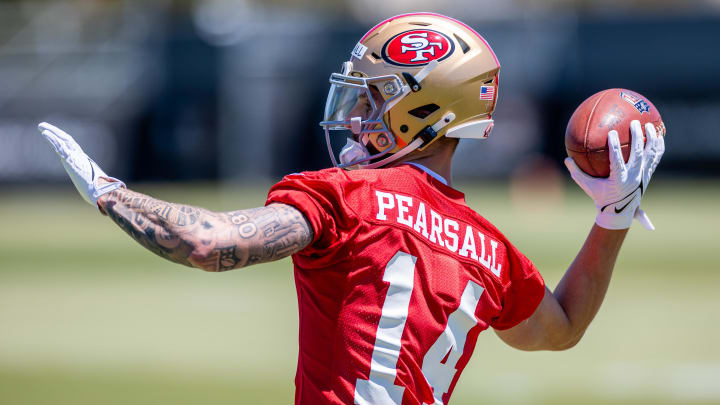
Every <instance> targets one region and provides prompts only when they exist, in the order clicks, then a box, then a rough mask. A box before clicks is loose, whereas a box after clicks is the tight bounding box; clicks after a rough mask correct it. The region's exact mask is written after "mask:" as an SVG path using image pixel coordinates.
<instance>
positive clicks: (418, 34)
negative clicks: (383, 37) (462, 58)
mask: <svg viewBox="0 0 720 405" xmlns="http://www.w3.org/2000/svg"><path fill="white" fill-rule="evenodd" d="M453 50H455V44H454V43H453V42H452V40H450V38H448V37H447V36H446V35H445V34H442V33H439V32H437V31H432V30H410V31H405V32H401V33H399V34H397V35H395V36H394V37H392V38H390V40H389V41H387V42H386V43H385V45H384V46H383V49H382V57H383V59H385V61H386V62H388V63H390V64H393V65H398V66H422V65H427V64H428V62H430V61H433V60H438V61H441V60H443V59H445V58H447V57H448V56H450V54H452V53H453Z"/></svg>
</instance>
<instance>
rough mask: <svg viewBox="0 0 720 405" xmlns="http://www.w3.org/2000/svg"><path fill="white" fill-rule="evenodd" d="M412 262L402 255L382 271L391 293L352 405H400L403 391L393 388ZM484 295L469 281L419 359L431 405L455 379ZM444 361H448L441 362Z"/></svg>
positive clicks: (410, 294) (408, 300) (413, 260)
mask: <svg viewBox="0 0 720 405" xmlns="http://www.w3.org/2000/svg"><path fill="white" fill-rule="evenodd" d="M416 261H417V258H416V257H415V256H412V255H410V254H408V253H405V252H402V251H400V252H397V253H396V254H395V256H393V257H392V259H390V261H389V262H388V264H387V266H385V273H384V275H383V281H386V282H388V283H390V288H388V292H387V295H386V296H385V303H384V304H383V308H382V315H381V316H380V323H379V325H378V329H377V332H376V334H375V346H374V347H373V353H372V358H371V359H370V375H369V378H368V379H367V380H364V379H360V378H358V380H357V382H356V383H355V403H356V404H361V405H364V404H373V405H386V404H387V405H392V404H400V403H401V402H402V396H403V392H404V390H405V388H404V387H399V386H397V385H395V384H394V383H395V377H396V376H397V362H398V358H399V357H400V341H401V339H402V334H403V330H404V329H405V322H406V321H407V317H408V307H409V305H410V297H411V296H412V290H413V282H414V279H415V262H416ZM483 291H484V289H483V288H482V287H480V286H479V285H478V284H477V283H475V282H473V281H468V283H467V285H466V286H465V290H464V291H463V294H462V297H461V299H460V306H459V307H458V309H457V310H455V312H453V313H452V314H450V316H449V317H448V323H447V326H446V327H445V330H444V331H443V333H442V334H440V337H438V339H437V340H436V341H435V343H433V345H432V346H431V347H430V350H428V352H427V354H426V355H425V358H424V359H423V366H422V371H423V374H424V375H425V379H426V380H427V382H428V384H429V385H430V386H431V387H433V396H434V398H435V402H434V403H435V404H442V396H443V394H445V393H446V392H447V391H448V389H449V387H450V383H451V382H452V380H453V378H454V377H455V373H456V372H457V370H456V369H455V365H456V364H457V362H458V360H459V359H460V356H461V355H462V353H463V350H464V348H465V339H466V337H467V334H468V332H469V331H470V329H471V328H472V327H473V326H475V325H476V324H477V319H476V318H475V308H476V307H477V304H478V302H479V301H480V296H481V295H482V293H483ZM446 358H447V359H446ZM444 359H446V360H445V361H443V360H444Z"/></svg>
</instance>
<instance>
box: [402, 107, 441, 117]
mask: <svg viewBox="0 0 720 405" xmlns="http://www.w3.org/2000/svg"><path fill="white" fill-rule="evenodd" d="M439 109H440V106H439V105H437V104H435V103H430V104H425V105H423V106H420V107H417V108H413V109H412V110H410V111H408V114H410V115H412V116H413V117H416V118H420V119H425V118H426V117H427V116H428V115H430V114H432V113H434V112H435V111H437V110H439Z"/></svg>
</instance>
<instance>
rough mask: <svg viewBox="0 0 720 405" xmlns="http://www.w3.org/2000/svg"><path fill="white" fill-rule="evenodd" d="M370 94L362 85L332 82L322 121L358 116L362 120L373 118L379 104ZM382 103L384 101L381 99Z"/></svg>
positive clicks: (348, 119) (335, 120) (347, 119)
mask: <svg viewBox="0 0 720 405" xmlns="http://www.w3.org/2000/svg"><path fill="white" fill-rule="evenodd" d="M377 101H378V100H374V99H373V97H371V95H370V90H369V89H368V88H367V87H366V88H362V87H355V86H346V85H342V84H332V85H331V86H330V93H329V94H328V99H327V102H326V104H325V116H324V119H323V120H324V121H329V122H342V121H350V119H351V118H354V117H360V119H361V120H362V121H367V120H370V119H374V118H376V117H377V115H378V110H379V108H380V107H381V106H378V105H377ZM381 102H383V103H384V101H381Z"/></svg>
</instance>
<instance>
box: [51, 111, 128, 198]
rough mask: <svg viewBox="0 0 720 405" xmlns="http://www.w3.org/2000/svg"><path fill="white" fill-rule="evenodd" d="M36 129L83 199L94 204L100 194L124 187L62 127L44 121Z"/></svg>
mask: <svg viewBox="0 0 720 405" xmlns="http://www.w3.org/2000/svg"><path fill="white" fill-rule="evenodd" d="M38 129H39V130H40V133H41V134H42V135H43V137H44V138H45V139H46V140H47V141H48V143H50V146H52V147H53V149H54V150H55V152H56V153H57V154H58V156H60V162H61V163H62V165H63V167H64V168H65V171H66V172H67V173H68V175H69V176H70V180H71V181H72V182H73V184H74V185H75V188H77V190H78V192H79V193H80V196H82V198H83V199H84V200H85V201H87V202H88V203H90V204H91V205H96V204H97V200H98V198H99V197H100V196H101V195H103V194H106V193H109V192H111V191H113V190H115V189H118V188H120V187H125V183H123V182H122V181H120V180H118V179H116V178H114V177H110V176H108V175H107V174H105V172H104V171H103V170H102V169H101V168H100V166H98V165H97V163H95V162H94V161H93V160H92V159H90V157H89V156H88V155H86V154H85V152H84V151H83V150H82V148H81V147H80V145H79V144H78V143H77V142H75V139H73V137H72V136H70V135H68V134H67V133H66V132H65V131H63V130H62V129H60V128H57V127H55V126H53V125H51V124H48V123H46V122H43V123H41V124H40V125H39V126H38ZM101 179H102V180H101Z"/></svg>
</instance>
